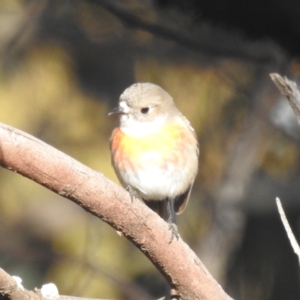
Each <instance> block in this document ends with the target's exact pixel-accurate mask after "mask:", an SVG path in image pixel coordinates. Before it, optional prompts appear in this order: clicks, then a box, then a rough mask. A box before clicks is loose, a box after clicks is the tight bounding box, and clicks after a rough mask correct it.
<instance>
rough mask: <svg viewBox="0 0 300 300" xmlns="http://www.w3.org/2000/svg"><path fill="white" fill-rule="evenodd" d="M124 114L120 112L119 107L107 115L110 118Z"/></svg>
mask: <svg viewBox="0 0 300 300" xmlns="http://www.w3.org/2000/svg"><path fill="white" fill-rule="evenodd" d="M123 113H124V112H123V111H122V109H121V108H120V107H115V108H114V109H113V110H112V111H111V112H110V113H109V114H108V115H109V116H112V115H122V114H123Z"/></svg>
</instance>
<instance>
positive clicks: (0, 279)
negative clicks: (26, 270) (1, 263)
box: [0, 268, 108, 300]
mask: <svg viewBox="0 0 300 300" xmlns="http://www.w3.org/2000/svg"><path fill="white" fill-rule="evenodd" d="M0 299H1V300H53V298H48V297H42V295H41V293H40V290H38V289H35V291H34V292H33V291H27V290H23V289H22V288H20V287H19V286H18V285H17V283H16V281H15V280H14V279H13V278H12V277H11V276H10V275H9V274H7V273H6V272H5V271H4V270H3V269H1V268H0ZM55 300H105V299H87V298H81V297H72V296H58V297H56V298H55ZM106 300H108V299H106Z"/></svg>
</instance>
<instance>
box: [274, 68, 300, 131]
mask: <svg viewBox="0 0 300 300" xmlns="http://www.w3.org/2000/svg"><path fill="white" fill-rule="evenodd" d="M270 77H271V79H272V80H273V82H274V83H275V85H276V86H277V88H278V89H279V91H280V93H281V94H282V95H283V96H285V97H286V98H287V100H288V102H289V104H290V106H291V108H292V109H293V111H294V114H295V115H296V117H297V120H298V123H299V125H300V92H299V90H298V88H297V84H296V82H293V81H290V80H288V79H287V77H281V76H280V75H279V74H277V73H272V74H270Z"/></svg>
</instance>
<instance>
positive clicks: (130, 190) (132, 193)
mask: <svg viewBox="0 0 300 300" xmlns="http://www.w3.org/2000/svg"><path fill="white" fill-rule="evenodd" d="M126 191H127V192H128V193H129V195H130V199H131V202H133V199H134V198H138V199H140V197H139V194H138V192H137V190H136V189H134V188H133V187H132V186H131V185H127V187H126Z"/></svg>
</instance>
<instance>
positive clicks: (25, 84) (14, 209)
mask: <svg viewBox="0 0 300 300" xmlns="http://www.w3.org/2000/svg"><path fill="white" fill-rule="evenodd" d="M299 52H300V2H299V1H298V0H289V1H277V0H273V1H271V0H260V1H257V0H255V1H233V0H226V1H221V0H212V1H207V0H206V1H196V0H187V1H178V0H173V1H170V0H161V1H159V0H157V1H155V0H152V1H151V0H147V1H141V0H124V1H116V0H114V1H108V0H105V1H104V0H103V1H100V0H90V1H79V0H78V1H76V0H75V1H60V0H52V1H50V0H31V1H21V0H13V1H11V0H3V1H1V3H0V66H1V68H0V117H1V118H0V120H1V122H3V123H7V124H9V125H12V126H15V127H17V128H19V129H21V130H24V131H26V132H29V133H31V134H33V135H34V136H36V137H38V138H40V139H42V140H43V141H45V142H47V143H49V144H51V145H53V146H55V147H56V148H58V149H60V150H62V151H64V152H65V153H67V154H69V155H70V156H73V157H74V158H76V159H78V160H79V161H81V162H83V163H85V164H86V165H88V166H89V167H91V168H93V169H95V170H98V171H99V172H102V173H103V174H104V175H105V176H107V177H109V178H111V179H112V180H115V181H116V182H117V179H116V177H115V175H114V173H113V170H112V168H111V166H110V154H109V149H108V140H109V136H110V133H111V131H112V129H113V127H114V126H115V125H116V120H114V119H111V118H108V117H107V113H108V112H109V111H110V110H111V109H112V108H113V107H114V106H115V105H116V104H117V101H118V97H119V95H120V94H121V93H122V92H123V90H124V89H125V88H126V87H128V86H129V85H130V84H132V83H134V82H139V81H149V82H153V83H156V84H159V85H161V86H162V87H163V88H164V89H166V90H167V91H168V92H169V93H170V94H171V95H172V97H173V98H174V100H175V102H176V104H177V106H178V107H179V109H180V110H181V111H182V112H183V113H184V114H185V115H186V116H187V118H188V119H189V120H190V121H191V123H192V125H193V127H194V128H195V130H196V132H197V136H198V137H199V142H200V144H201V154H200V164H199V174H198V177H197V179H196V182H195V186H194V189H193V192H192V196H191V200H190V203H189V206H188V208H187V210H186V211H185V213H184V214H183V215H182V216H180V217H179V231H180V233H181V236H182V237H183V239H184V240H185V241H186V242H187V243H188V244H189V245H190V247H191V248H192V249H193V250H194V251H195V252H196V253H197V254H198V255H199V257H200V258H201V260H202V261H203V262H204V264H205V265H206V267H207V268H208V269H209V271H210V272H211V273H212V274H213V275H214V277H215V278H216V279H217V280H218V281H219V283H220V284H221V285H222V286H223V288H224V289H225V290H226V291H227V292H228V293H229V294H230V295H231V296H232V297H233V298H235V299H243V300H244V299H245V300H247V299H251V300H252V299H257V300H260V299H263V300H268V299H270V300H280V299H282V300H289V299H299V298H300V289H299V262H298V259H297V257H296V255H295V254H294V253H293V250H292V248H291V246H290V243H289V241H288V239H287V236H286V233H285V231H284V229H283V226H282V224H281V221H280V219H279V215H278V212H277V209H276V204H275V197H280V199H281V201H282V203H283V206H284V209H285V211H286V213H287V216H288V219H289V221H290V223H291V226H292V229H293V231H294V233H295V235H296V237H297V236H299V226H300V224H299V213H300V201H299V192H300V174H299V154H300V152H299V140H300V139H299V137H300V135H299V128H298V127H299V126H298V124H297V122H296V121H295V117H294V116H293V113H292V112H291V110H290V108H289V106H288V105H287V103H286V102H285V100H284V99H281V97H280V96H279V92H278V90H277V89H276V87H275V86H274V84H273V83H272V81H271V80H270V78H269V73H271V72H277V73H280V74H281V75H287V76H288V77H289V78H290V79H292V80H295V81H297V80H298V76H299V70H300V68H299V62H298V58H299ZM0 183H1V184H0V186H1V189H0V265H1V267H2V268H4V269H5V270H6V271H7V272H9V273H10V274H11V275H18V276H20V277H22V279H23V283H24V285H25V287H26V288H28V289H32V288H34V287H35V286H37V287H40V286H41V285H42V284H44V283H47V282H54V283H55V284H56V285H57V286H58V288H59V291H60V293H61V294H68V295H76V296H83V297H98V298H114V299H149V297H150V298H151V297H156V298H159V297H161V296H163V294H165V293H166V291H167V289H168V287H167V286H166V283H165V280H164V279H163V278H162V276H161V275H160V274H159V273H158V271H157V270H156V269H155V268H154V267H153V266H152V265H151V264H150V263H149V262H148V260H147V259H146V258H144V257H143V255H142V254H141V253H139V252H138V250H136V249H135V248H134V247H133V246H132V245H131V244H130V243H129V242H128V241H127V240H125V239H124V238H120V237H119V236H118V235H117V233H116V232H115V231H114V230H113V229H111V228H110V227H108V226H107V225H106V224H105V223H103V222H102V221H100V220H97V219H95V218H94V217H92V216H89V215H88V214H87V213H85V212H84V211H82V210H81V209H80V208H79V207H77V206H75V205H74V204H73V203H69V201H67V200H65V199H63V198H61V197H59V196H57V195H55V194H53V193H51V192H50V191H47V190H46V189H44V188H42V187H39V186H38V185H37V184H35V183H33V182H30V181H29V180H27V179H24V178H22V177H21V176H19V175H17V174H13V173H11V172H9V171H7V170H1V172H0Z"/></svg>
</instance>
